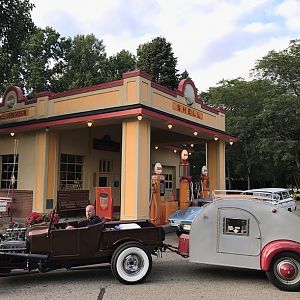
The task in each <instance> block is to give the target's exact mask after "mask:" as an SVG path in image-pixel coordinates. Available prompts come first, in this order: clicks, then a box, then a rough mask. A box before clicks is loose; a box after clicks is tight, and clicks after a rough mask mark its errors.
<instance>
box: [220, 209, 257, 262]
mask: <svg viewBox="0 0 300 300" xmlns="http://www.w3.org/2000/svg"><path fill="white" fill-rule="evenodd" d="M217 239H218V241H217V251H218V252H219V253H231V254H239V255H253V256H256V255H259V253H260V251H261V231H260V227H259V223H258V221H257V219H256V218H255V217H254V216H253V215H252V214H251V213H249V212H248V211H246V210H243V209H240V208H219V209H218V233H217Z"/></svg>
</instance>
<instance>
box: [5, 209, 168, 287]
mask: <svg viewBox="0 0 300 300" xmlns="http://www.w3.org/2000/svg"><path fill="white" fill-rule="evenodd" d="M53 215H54V214H53ZM52 223H53V222H52V220H51V222H50V224H49V225H37V226H34V227H32V228H30V229H29V231H28V232H26V229H25V228H11V229H10V230H8V232H7V233H6V234H5V235H4V237H2V240H1V242H0V272H2V273H6V272H10V271H12V270H14V269H24V270H28V271H31V270H34V269H38V270H39V271H41V272H47V271H51V270H55V269H59V268H68V269H69V268H72V267H75V266H84V265H91V264H99V263H111V269H112V273H113V274H114V276H115V277H116V278H117V279H118V280H119V281H120V282H122V283H125V284H134V283H139V282H142V281H143V280H145V279H146V278H147V276H148V275H149V273H150V272H151V268H152V257H151V254H153V255H155V254H156V253H157V251H158V250H159V249H160V248H161V247H162V245H163V241H164V237H165V235H164V230H163V228H161V227H157V226H155V225H153V224H152V223H150V222H149V221H134V223H133V222H129V221H128V222H102V223H99V224H96V225H92V226H88V227H78V228H74V229H71V230H67V229H65V228H66V226H67V223H59V224H52ZM71 225H73V226H74V227H77V226H78V225H79V224H78V222H72V224H71Z"/></svg>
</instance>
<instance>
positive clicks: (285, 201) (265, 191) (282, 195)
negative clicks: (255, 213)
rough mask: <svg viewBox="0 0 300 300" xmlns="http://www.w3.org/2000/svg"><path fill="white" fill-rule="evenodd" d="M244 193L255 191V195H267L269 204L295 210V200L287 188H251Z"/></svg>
mask: <svg viewBox="0 0 300 300" xmlns="http://www.w3.org/2000/svg"><path fill="white" fill-rule="evenodd" d="M245 193H246V194H248V195H249V194H252V193H255V194H256V195H262V196H269V197H270V199H269V200H267V201H269V202H270V203H271V204H273V205H276V206H278V207H281V208H285V209H287V210H288V211H293V210H296V208H297V206H296V200H295V199H294V198H292V197H291V196H290V194H289V192H288V190H287V189H283V188H261V189H252V190H247V191H245Z"/></svg>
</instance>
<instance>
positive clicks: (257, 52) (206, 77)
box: [192, 38, 289, 91]
mask: <svg viewBox="0 0 300 300" xmlns="http://www.w3.org/2000/svg"><path fill="white" fill-rule="evenodd" d="M288 41H289V38H279V39H276V38H274V39H270V40H269V41H266V42H265V43H263V44H261V45H254V46H252V47H250V48H247V49H244V50H242V51H237V52H236V53H235V54H234V56H233V57H231V58H229V59H226V60H224V61H222V62H218V63H213V64H212V65H210V66H209V67H208V68H206V69H203V70H198V71H196V72H194V73H193V74H192V79H193V80H194V81H195V82H197V83H198V85H197V87H198V89H199V90H200V91H201V90H202V91H204V90H206V89H207V88H208V87H212V86H215V85H216V84H217V83H218V82H219V81H221V80H222V79H225V80H226V79H229V80H230V79H234V78H238V77H242V78H244V79H246V80H247V79H250V77H249V76H250V70H251V69H253V68H254V66H255V63H256V61H257V60H258V59H261V58H262V57H263V56H265V55H267V53H268V52H269V51H270V50H271V49H278V50H283V49H284V48H286V47H287V46H288Z"/></svg>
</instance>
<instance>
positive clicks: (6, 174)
mask: <svg viewBox="0 0 300 300" xmlns="http://www.w3.org/2000/svg"><path fill="white" fill-rule="evenodd" d="M1 158H2V164H1V189H8V188H12V186H10V181H11V175H12V173H13V171H14V176H15V184H14V189H16V188H17V180H18V160H19V156H18V155H16V159H15V161H14V155H13V154H8V155H2V157H1Z"/></svg>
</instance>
